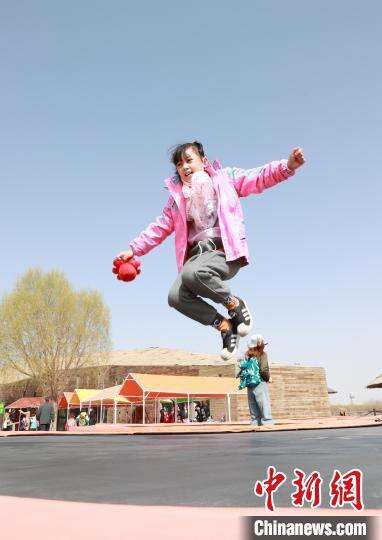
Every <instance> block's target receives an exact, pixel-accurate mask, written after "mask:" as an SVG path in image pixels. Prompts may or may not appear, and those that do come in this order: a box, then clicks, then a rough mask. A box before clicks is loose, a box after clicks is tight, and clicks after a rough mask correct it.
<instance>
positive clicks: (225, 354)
mask: <svg viewBox="0 0 382 540" xmlns="http://www.w3.org/2000/svg"><path fill="white" fill-rule="evenodd" d="M221 336H222V340H223V348H222V350H221V353H220V357H221V359H222V360H225V361H227V360H232V359H233V358H234V356H235V353H236V351H237V346H238V343H239V337H238V335H237V328H236V325H235V323H234V322H233V323H232V328H231V330H227V331H226V332H221Z"/></svg>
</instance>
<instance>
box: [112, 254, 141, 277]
mask: <svg viewBox="0 0 382 540" xmlns="http://www.w3.org/2000/svg"><path fill="white" fill-rule="evenodd" d="M113 273H114V274H117V279H120V280H121V281H133V279H135V278H136V277H137V275H138V274H140V273H141V263H140V261H137V260H136V259H130V260H129V261H127V262H124V261H123V260H122V259H114V261H113Z"/></svg>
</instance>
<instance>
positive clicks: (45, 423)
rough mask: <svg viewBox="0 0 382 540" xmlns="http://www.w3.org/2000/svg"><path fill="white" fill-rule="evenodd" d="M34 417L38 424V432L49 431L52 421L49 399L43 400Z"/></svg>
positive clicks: (52, 411)
mask: <svg viewBox="0 0 382 540" xmlns="http://www.w3.org/2000/svg"><path fill="white" fill-rule="evenodd" d="M36 417H37V420H38V422H39V428H38V429H39V431H49V430H50V425H51V422H53V420H54V406H53V403H52V402H51V400H50V398H48V397H46V398H45V403H43V404H42V405H40V407H39V408H38V411H37V413H36Z"/></svg>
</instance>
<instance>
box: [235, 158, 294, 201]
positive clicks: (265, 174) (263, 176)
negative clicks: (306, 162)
mask: <svg viewBox="0 0 382 540" xmlns="http://www.w3.org/2000/svg"><path fill="white" fill-rule="evenodd" d="M226 172H227V174H228V176H229V177H230V178H231V179H232V180H233V184H234V186H235V189H236V191H237V194H238V195H239V197H248V195H251V194H258V193H262V192H263V191H264V189H267V188H270V187H273V186H275V185H276V184H279V183H280V182H283V181H284V180H286V179H287V178H289V177H290V176H293V175H294V171H292V170H290V169H288V167H287V160H286V159H282V160H281V161H271V163H268V164H267V165H263V167H257V168H255V169H240V168H237V167H228V168H227V169H226Z"/></svg>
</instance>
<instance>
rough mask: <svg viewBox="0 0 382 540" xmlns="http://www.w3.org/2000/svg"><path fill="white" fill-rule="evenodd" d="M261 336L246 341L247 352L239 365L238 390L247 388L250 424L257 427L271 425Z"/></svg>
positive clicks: (267, 365) (266, 369) (266, 372)
mask: <svg viewBox="0 0 382 540" xmlns="http://www.w3.org/2000/svg"><path fill="white" fill-rule="evenodd" d="M265 345H267V343H265V342H264V338H263V336H262V335H260V334H257V335H254V336H252V337H251V339H249V341H248V350H247V352H246V353H245V357H244V359H243V360H242V361H241V362H240V364H239V367H240V369H239V373H238V375H237V377H239V378H240V384H239V389H240V390H241V389H242V388H245V387H246V388H247V396H248V407H249V412H250V415H251V422H252V424H255V425H258V426H265V425H272V424H273V418H272V412H271V401H270V397H269V390H268V384H267V383H268V382H269V381H270V373H269V363H268V356H267V353H266V352H264V347H265Z"/></svg>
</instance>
